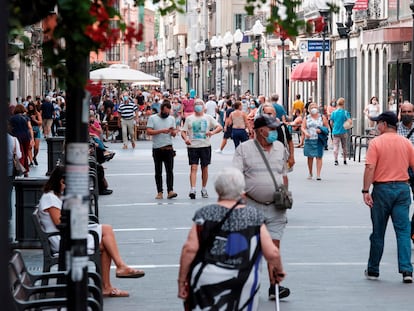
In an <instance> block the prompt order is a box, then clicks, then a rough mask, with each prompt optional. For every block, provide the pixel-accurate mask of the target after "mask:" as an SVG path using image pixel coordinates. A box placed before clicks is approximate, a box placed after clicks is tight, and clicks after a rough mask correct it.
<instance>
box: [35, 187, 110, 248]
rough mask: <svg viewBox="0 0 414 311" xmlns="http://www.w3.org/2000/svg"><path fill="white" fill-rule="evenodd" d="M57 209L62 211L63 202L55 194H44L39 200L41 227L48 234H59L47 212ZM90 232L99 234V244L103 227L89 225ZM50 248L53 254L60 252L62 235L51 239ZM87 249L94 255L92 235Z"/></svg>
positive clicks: (89, 237) (89, 236)
mask: <svg viewBox="0 0 414 311" xmlns="http://www.w3.org/2000/svg"><path fill="white" fill-rule="evenodd" d="M52 207H56V208H58V209H60V210H61V209H62V200H61V199H60V198H59V197H58V196H57V195H56V194H54V192H53V191H50V192H47V193H43V194H42V196H41V197H40V200H39V205H38V208H39V219H40V225H41V226H42V228H43V230H44V231H45V232H47V233H50V232H59V230H58V228H56V225H55V224H54V222H53V220H52V217H50V214H49V212H48V211H47V210H48V209H49V208H52ZM88 229H89V230H94V231H96V233H98V236H99V242H100V241H101V238H102V226H101V225H98V224H91V225H88ZM49 241H50V247H51V249H52V252H54V253H57V252H59V244H60V235H54V236H51V237H50V238H49ZM87 248H88V254H90V253H93V251H94V249H95V245H94V239H93V236H92V235H91V234H89V235H88V241H87Z"/></svg>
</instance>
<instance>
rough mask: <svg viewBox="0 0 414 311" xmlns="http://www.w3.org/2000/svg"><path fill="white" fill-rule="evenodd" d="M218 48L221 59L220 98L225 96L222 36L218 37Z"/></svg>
mask: <svg viewBox="0 0 414 311" xmlns="http://www.w3.org/2000/svg"><path fill="white" fill-rule="evenodd" d="M217 48H218V50H219V56H218V58H219V59H220V98H223V38H222V37H221V36H218V37H217Z"/></svg>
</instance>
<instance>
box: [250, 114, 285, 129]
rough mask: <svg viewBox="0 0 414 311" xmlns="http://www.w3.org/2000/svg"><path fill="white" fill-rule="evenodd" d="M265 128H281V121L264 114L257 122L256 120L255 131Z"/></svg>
mask: <svg viewBox="0 0 414 311" xmlns="http://www.w3.org/2000/svg"><path fill="white" fill-rule="evenodd" d="M263 126H267V127H270V128H271V129H275V128H278V127H279V126H280V121H279V120H277V119H276V118H274V117H271V116H269V115H267V114H264V115H261V116H259V117H257V118H256V120H254V129H258V128H261V127H263Z"/></svg>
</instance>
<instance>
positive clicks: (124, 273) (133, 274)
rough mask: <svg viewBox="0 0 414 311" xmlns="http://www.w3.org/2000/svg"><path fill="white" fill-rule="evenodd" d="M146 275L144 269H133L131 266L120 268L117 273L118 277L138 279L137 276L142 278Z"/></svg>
mask: <svg viewBox="0 0 414 311" xmlns="http://www.w3.org/2000/svg"><path fill="white" fill-rule="evenodd" d="M144 275H145V272H144V271H142V270H136V269H132V268H129V267H128V268H125V269H123V270H120V271H119V272H117V273H116V277H117V278H132V279H137V278H142V277H143V276H144Z"/></svg>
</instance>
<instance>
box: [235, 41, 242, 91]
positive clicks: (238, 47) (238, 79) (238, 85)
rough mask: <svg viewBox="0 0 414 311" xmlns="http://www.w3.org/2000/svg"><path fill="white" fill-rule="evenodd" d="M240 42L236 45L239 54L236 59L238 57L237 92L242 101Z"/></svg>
mask: <svg viewBox="0 0 414 311" xmlns="http://www.w3.org/2000/svg"><path fill="white" fill-rule="evenodd" d="M240 44H241V43H240V42H237V43H236V46H237V52H236V57H237V88H236V92H237V99H240V91H241V90H240V88H241V85H240V84H241V81H240Z"/></svg>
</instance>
